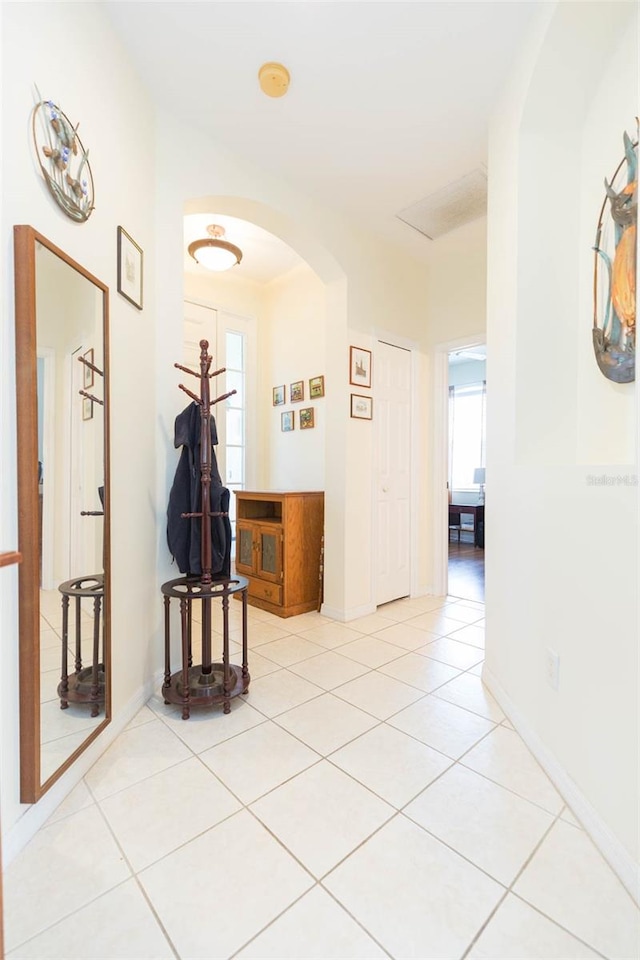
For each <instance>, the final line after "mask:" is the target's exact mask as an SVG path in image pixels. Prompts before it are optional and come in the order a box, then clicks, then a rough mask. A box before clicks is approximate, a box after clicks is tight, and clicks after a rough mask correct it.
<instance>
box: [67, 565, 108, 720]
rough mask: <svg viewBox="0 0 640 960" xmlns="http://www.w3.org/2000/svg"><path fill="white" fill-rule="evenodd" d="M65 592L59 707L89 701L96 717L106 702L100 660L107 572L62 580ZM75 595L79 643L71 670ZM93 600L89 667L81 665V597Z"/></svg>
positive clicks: (77, 643)
mask: <svg viewBox="0 0 640 960" xmlns="http://www.w3.org/2000/svg"><path fill="white" fill-rule="evenodd" d="M58 590H59V591H60V593H61V594H62V675H61V678H60V683H59V684H58V696H59V697H60V709H61V710H66V709H67V707H68V706H69V703H70V702H71V703H90V704H91V716H92V717H97V716H98V713H99V712H100V705H101V704H104V689H105V676H104V663H101V662H100V618H101V615H102V600H103V597H104V574H102V573H96V574H92V575H90V576H87V577H74V579H73V580H66V581H65V582H64V583H61V584H60V586H59V587H58ZM71 597H74V598H75V618H76V644H75V672H74V673H72V674H71V675H69V672H68V653H69V648H68V640H69V600H70V599H71ZM83 597H91V598H92V600H93V657H92V662H91V666H90V667H83V666H82V623H81V613H82V599H83Z"/></svg>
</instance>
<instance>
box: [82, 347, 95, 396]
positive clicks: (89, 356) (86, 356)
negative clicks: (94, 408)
mask: <svg viewBox="0 0 640 960" xmlns="http://www.w3.org/2000/svg"><path fill="white" fill-rule="evenodd" d="M82 358H83V360H86V361H87V363H83V364H82V386H83V388H84V389H85V390H88V389H89V387H92V386H93V370H92V369H91V367H89V366H88V365H87V364H89V363H90V364H93V347H91V348H90V349H89V350H86V351H85V352H84V353H83V354H82Z"/></svg>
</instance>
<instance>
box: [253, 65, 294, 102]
mask: <svg viewBox="0 0 640 960" xmlns="http://www.w3.org/2000/svg"><path fill="white" fill-rule="evenodd" d="M258 80H259V82H260V89H261V90H262V92H263V93H266V95H267V96H268V97H284V95H285V93H286V92H287V90H288V89H289V83H290V81H291V77H290V76H289V71H288V70H287V68H286V67H283V66H282V64H281V63H263V64H262V66H261V67H260V69H259V70H258Z"/></svg>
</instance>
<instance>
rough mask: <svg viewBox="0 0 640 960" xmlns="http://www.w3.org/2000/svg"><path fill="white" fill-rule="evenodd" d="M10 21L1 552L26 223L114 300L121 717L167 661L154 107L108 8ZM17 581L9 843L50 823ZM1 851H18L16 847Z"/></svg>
mask: <svg viewBox="0 0 640 960" xmlns="http://www.w3.org/2000/svg"><path fill="white" fill-rule="evenodd" d="M2 17H3V31H2V32H3V49H2V70H3V75H2V131H3V143H4V148H5V149H4V150H3V181H2V253H3V274H4V292H3V298H4V302H3V310H2V319H1V320H0V356H1V357H2V377H1V378H0V392H1V396H0V407H1V410H2V413H1V416H2V423H1V427H2V441H1V442H2V471H3V475H2V487H3V498H2V503H1V505H0V543H1V544H2V548H3V549H9V548H11V547H15V546H16V543H17V518H16V468H15V451H16V429H15V410H16V398H15V377H14V362H13V359H14V352H15V351H14V342H15V341H14V300H13V297H14V292H13V239H12V228H13V225H14V224H18V223H28V224H31V225H33V226H34V227H35V228H36V229H38V230H39V231H40V232H41V233H43V234H44V235H45V236H46V237H48V238H49V239H51V240H52V241H53V242H54V243H55V244H57V245H58V246H59V247H61V248H62V249H63V250H65V251H66V252H67V253H69V254H70V255H71V256H72V257H73V258H74V259H75V260H77V261H78V262H79V263H81V264H82V265H83V266H84V267H86V268H87V269H88V270H89V271H90V272H91V273H93V274H94V275H95V276H96V277H98V278H99V279H100V280H102V281H103V282H105V283H106V284H108V286H109V288H110V292H111V298H110V312H111V316H110V320H111V324H110V329H111V349H110V372H111V403H110V418H111V507H112V537H111V544H112V666H113V671H112V675H113V713H114V717H115V718H116V719H117V718H118V716H121V715H122V712H123V709H124V707H125V705H126V704H129V703H130V702H131V700H132V699H135V698H136V696H139V695H140V694H141V691H142V688H143V685H144V684H145V683H146V682H147V681H148V680H149V678H150V677H151V674H152V671H153V669H154V668H155V667H157V665H158V662H159V657H160V648H159V647H158V642H159V637H160V618H161V614H162V603H161V601H160V598H159V596H158V586H159V582H158V578H157V575H156V550H155V547H156V544H155V536H156V526H157V523H158V522H159V521H158V516H157V511H156V506H155V470H156V464H155V445H154V442H155V437H154V434H153V430H150V429H149V424H153V423H154V422H155V415H156V410H155V371H154V369H153V366H154V365H153V355H154V349H155V347H154V344H155V336H156V325H155V290H154V287H155V271H154V259H155V257H154V239H155V228H154V195H153V185H154V178H155V172H154V141H153V124H154V119H153V110H152V106H151V103H150V101H149V99H148V97H147V96H146V94H145V92H144V90H143V89H142V87H141V85H140V83H139V81H138V79H137V76H136V74H135V73H134V72H133V70H132V68H131V66H130V64H129V62H128V59H127V57H126V56H125V54H124V52H123V50H122V49H121V47H120V45H119V43H118V42H117V41H116V39H115V38H114V37H113V35H112V33H111V29H110V27H109V25H108V23H107V22H106V21H105V20H104V18H103V15H102V13H101V11H100V9H99V7H97V6H96V5H93V4H77V3H55V4H50V3H25V4H22V3H15V4H3V5H2ZM34 82H36V83H37V84H38V86H39V88H40V91H41V92H42V95H43V96H45V97H46V98H52V99H53V100H54V101H56V102H57V103H58V104H59V105H60V107H61V108H62V110H64V111H65V112H66V113H67V114H68V115H69V117H70V119H72V121H73V122H74V123H77V122H80V135H81V137H82V140H83V144H84V146H85V148H88V149H89V151H90V162H91V166H92V171H93V177H94V182H95V203H96V208H95V211H94V212H93V213H92V215H91V217H90V218H89V220H88V221H87V222H86V223H84V224H77V223H74V222H73V221H72V220H70V219H69V218H68V217H66V216H65V215H64V214H63V213H62V211H61V210H60V209H59V208H58V206H57V205H56V204H55V203H54V201H53V200H52V198H51V196H50V194H49V192H48V190H47V189H46V187H45V185H44V183H43V182H42V179H41V175H40V172H39V168H38V167H37V165H36V162H35V159H34V156H33V153H32V143H31V133H30V114H31V109H32V106H33V104H34V89H33V85H34ZM9 145H10V149H8V147H9ZM118 224H121V225H122V226H124V227H125V229H126V230H127V231H128V232H129V233H130V234H131V235H132V236H133V237H134V239H135V240H136V241H137V242H138V243H139V244H140V246H141V247H142V248H143V250H144V269H145V274H144V301H145V308H144V311H143V312H142V313H140V312H138V311H137V310H136V309H135V308H134V307H132V306H131V305H130V304H129V303H128V302H127V301H126V300H124V299H123V298H121V297H119V296H118V294H117V292H116V229H117V226H118ZM17 576H18V574H17V570H11V571H6V572H5V573H4V575H3V584H2V591H3V603H2V609H1V611H0V618H1V619H0V635H1V636H2V647H3V649H2V677H1V681H0V684H1V685H0V700H1V701H2V717H1V723H2V777H1V779H2V798H1V799H2V827H3V830H4V831H5V835H9V841H11V836H10V835H11V834H12V831H13V829H14V828H16V827H17V825H18V823H19V821H20V820H21V818H24V816H25V814H26V812H27V809H29V810H30V812H29V821H30V822H35V820H37V818H38V816H39V814H38V812H37V810H36V808H26V807H24V806H22V805H20V803H19V786H18V785H19V750H18V612H17ZM101 739H102V740H103V741H104V737H103V738H101ZM102 748H103V744H102V743H101V742H100V739H99V740H98V742H97V743H96V744H95V745H94V746H93V747H92V748H91V753H90V754H89V756H97V755H98V754H99V752H100V750H101V749H102ZM78 770H79V765H76V768H75V769H72V770H71V771H70V773H69V774H68V775H67V777H66V778H65V779H66V783H67V784H68V783H69V782H72V781H73V780H74V778H76V779H77V777H78ZM60 789H61V790H64V786H63V785H61V787H60ZM66 789H68V786H67V788H66ZM54 792H55V791H54ZM49 800H50V796H49V797H48V798H47V799H46V800H42V801H40V804H38V805H36V807H40V808H41V809H42V805H46V803H48V802H49ZM5 839H6V836H5ZM3 847H4V849H5V850H6V851H10V849H11V842H8V843H4V844H3Z"/></svg>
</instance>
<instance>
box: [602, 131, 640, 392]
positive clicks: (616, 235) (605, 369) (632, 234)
mask: <svg viewBox="0 0 640 960" xmlns="http://www.w3.org/2000/svg"><path fill="white" fill-rule="evenodd" d="M623 140H624V157H623V159H622V160H621V161H620V163H619V164H618V166H617V167H616V170H615V172H614V174H613V177H612V178H611V182H610V183H608V182H607V180H606V178H605V181H604V187H605V198H604V200H603V202H602V207H601V208H600V216H599V218H598V226H597V229H596V242H595V246H594V247H593V249H594V251H595V261H594V269H593V331H592V336H593V349H594V351H595V355H596V361H597V363H598V366H599V368H600V370H601V371H602V373H603V374H604V376H605V377H606V378H607V379H608V380H613V381H614V382H615V383H630V382H631V381H632V380H635V376H636V250H637V226H638V141H637V140H635V142H632V140H631V138H630V137H629V136H628V134H627V133H626V132H625V133H624V136H623Z"/></svg>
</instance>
